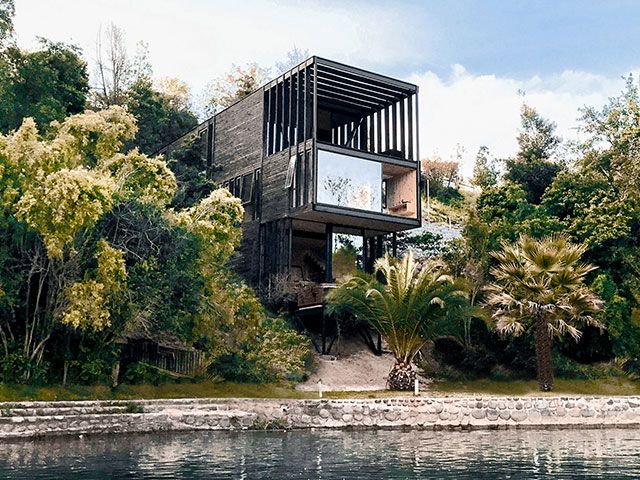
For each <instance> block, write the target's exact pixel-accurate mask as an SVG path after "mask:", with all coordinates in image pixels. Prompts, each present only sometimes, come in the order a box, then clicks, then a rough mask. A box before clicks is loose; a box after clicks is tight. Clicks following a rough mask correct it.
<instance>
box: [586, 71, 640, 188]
mask: <svg viewBox="0 0 640 480" xmlns="http://www.w3.org/2000/svg"><path fill="white" fill-rule="evenodd" d="M582 120H583V122H584V127H583V129H584V130H585V131H586V132H587V133H589V134H590V136H589V138H588V140H587V141H586V143H585V145H584V146H583V151H584V158H583V160H582V162H581V165H583V166H584V167H585V168H587V169H588V170H589V171H590V172H592V173H593V174H595V175H597V176H599V177H600V178H602V179H604V180H605V181H606V182H607V183H608V185H609V188H610V189H611V191H612V192H613V193H614V194H615V196H616V197H617V198H625V197H626V198H631V199H635V200H637V199H639V198H640V187H639V185H640V161H639V160H640V95H639V93H638V85H637V82H634V79H633V77H632V76H631V75H630V76H629V77H628V78H627V81H626V87H625V90H624V91H623V92H622V93H621V94H620V95H618V96H616V97H613V98H611V99H610V100H609V103H608V104H607V105H605V106H604V107H603V108H602V109H600V110H598V109H597V108H594V107H587V108H585V109H584V111H583V117H582Z"/></svg>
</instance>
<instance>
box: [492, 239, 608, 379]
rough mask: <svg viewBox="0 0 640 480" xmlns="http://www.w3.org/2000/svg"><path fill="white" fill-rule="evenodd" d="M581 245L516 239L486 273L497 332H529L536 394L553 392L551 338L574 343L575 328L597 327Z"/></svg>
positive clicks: (595, 300) (596, 301) (595, 305)
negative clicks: (569, 339) (532, 337)
mask: <svg viewBox="0 0 640 480" xmlns="http://www.w3.org/2000/svg"><path fill="white" fill-rule="evenodd" d="M585 250H586V247H585V246H584V245H576V244H572V243H571V242H570V241H569V240H568V239H567V238H566V237H564V236H554V237H545V238H543V239H542V240H534V239H533V238H531V237H528V236H526V235H521V236H520V238H519V240H518V241H517V242H516V243H514V244H510V243H507V242H503V243H502V250H501V251H499V252H494V253H493V254H492V255H493V257H494V258H495V259H496V260H497V262H498V264H497V266H496V267H494V268H493V269H492V270H491V273H492V275H493V277H494V282H493V283H492V284H491V285H490V287H489V295H488V297H487V301H486V305H487V307H488V308H489V309H490V310H491V311H492V318H493V320H494V321H495V327H496V329H497V330H498V331H499V332H501V333H503V334H507V335H514V336H517V335H520V334H522V333H524V332H526V331H529V329H534V335H535V343H536V361H537V372H538V384H539V386H540V390H543V391H547V390H552V389H553V382H554V380H553V364H552V339H553V337H554V336H561V335H563V334H565V333H568V334H569V335H570V336H571V337H572V338H574V339H575V340H578V339H579V338H580V335H581V332H580V330H578V328H577V327H576V325H592V326H597V327H601V326H602V325H601V324H600V322H599V321H598V320H597V319H596V318H595V317H594V316H593V315H594V314H595V313H596V312H598V311H599V310H600V309H601V308H602V302H601V300H600V299H599V298H598V297H597V296H596V295H595V294H594V293H593V292H592V291H591V290H590V289H589V288H588V287H587V286H586V285H585V278H586V276H587V275H588V274H589V273H590V272H591V271H593V270H594V269H595V267H594V266H592V265H590V264H586V263H581V262H580V257H581V256H582V255H583V254H584V252H585Z"/></svg>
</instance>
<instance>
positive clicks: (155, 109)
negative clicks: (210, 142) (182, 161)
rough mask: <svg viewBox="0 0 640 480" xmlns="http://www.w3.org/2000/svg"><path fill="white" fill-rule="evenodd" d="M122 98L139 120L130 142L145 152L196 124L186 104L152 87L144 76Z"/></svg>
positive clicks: (177, 136) (178, 135)
mask: <svg viewBox="0 0 640 480" xmlns="http://www.w3.org/2000/svg"><path fill="white" fill-rule="evenodd" d="M124 102H125V105H126V106H127V108H128V110H129V112H131V113H132V114H133V116H135V117H136V120H137V121H138V133H137V134H136V138H135V139H134V140H133V141H132V142H131V143H130V144H129V146H131V147H134V146H135V147H138V148H139V149H140V151H141V152H143V153H146V154H148V155H151V154H153V153H155V152H156V151H158V149H160V148H161V147H163V146H164V145H166V144H167V143H169V142H170V141H172V140H175V139H177V138H179V137H180V136H181V135H183V134H184V133H186V132H188V131H189V130H191V129H192V128H193V127H195V126H196V125H197V124H198V120H197V118H196V117H195V115H194V114H193V113H191V111H190V110H189V109H188V108H178V106H177V105H178V102H177V101H176V99H175V98H170V97H167V96H166V95H163V94H162V93H160V92H158V91H157V90H155V89H154V87H153V84H152V83H151V80H150V79H149V78H148V77H146V76H143V77H140V78H139V79H138V80H136V81H135V82H134V83H133V84H132V85H131V86H130V87H129V89H128V90H127V91H126V97H125V99H124Z"/></svg>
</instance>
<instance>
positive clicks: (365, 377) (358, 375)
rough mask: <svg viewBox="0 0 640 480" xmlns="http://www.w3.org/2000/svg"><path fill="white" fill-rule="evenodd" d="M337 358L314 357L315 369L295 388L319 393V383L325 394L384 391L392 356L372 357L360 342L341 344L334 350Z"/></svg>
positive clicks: (343, 342) (351, 341)
mask: <svg viewBox="0 0 640 480" xmlns="http://www.w3.org/2000/svg"><path fill="white" fill-rule="evenodd" d="M336 350H337V352H338V353H337V354H336V355H335V356H334V355H318V354H316V359H315V361H316V362H315V364H316V365H317V369H316V370H315V371H314V372H313V373H312V374H311V375H310V376H309V379H308V380H307V381H306V382H304V383H300V384H298V385H297V386H296V388H297V389H298V390H307V391H308V390H318V380H322V385H323V389H324V390H331V391H370V390H384V389H385V388H386V386H387V375H388V374H389V371H390V370H391V367H392V366H393V364H394V359H393V356H392V355H391V354H389V353H384V354H383V355H381V356H377V355H374V354H373V353H372V352H371V350H369V349H368V348H367V347H366V346H365V345H364V344H363V343H362V342H360V341H357V340H346V341H345V340H342V341H341V343H340V344H339V345H338V348H336Z"/></svg>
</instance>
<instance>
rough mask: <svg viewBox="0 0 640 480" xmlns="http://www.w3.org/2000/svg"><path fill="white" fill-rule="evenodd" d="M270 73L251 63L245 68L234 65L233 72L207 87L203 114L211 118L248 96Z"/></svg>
mask: <svg viewBox="0 0 640 480" xmlns="http://www.w3.org/2000/svg"><path fill="white" fill-rule="evenodd" d="M267 73H268V71H267V70H265V69H263V68H261V67H260V66H258V64H257V63H250V64H248V65H246V66H244V67H241V66H237V65H233V67H232V68H231V70H230V71H229V72H228V73H227V74H225V75H222V76H221V77H218V78H216V79H215V80H214V81H213V82H211V83H209V84H208V85H207V86H206V87H205V92H204V95H203V101H202V103H203V105H202V110H203V111H202V113H203V115H205V116H207V117H210V116H211V115H214V114H215V113H216V112H217V111H219V110H221V109H223V108H225V107H228V106H229V105H231V104H232V103H235V102H237V101H238V100H240V99H242V98H244V97H246V96H248V95H249V94H251V93H253V92H254V91H255V90H257V89H258V87H260V85H262V84H263V83H264V82H265V81H266V79H267Z"/></svg>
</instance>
